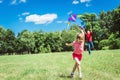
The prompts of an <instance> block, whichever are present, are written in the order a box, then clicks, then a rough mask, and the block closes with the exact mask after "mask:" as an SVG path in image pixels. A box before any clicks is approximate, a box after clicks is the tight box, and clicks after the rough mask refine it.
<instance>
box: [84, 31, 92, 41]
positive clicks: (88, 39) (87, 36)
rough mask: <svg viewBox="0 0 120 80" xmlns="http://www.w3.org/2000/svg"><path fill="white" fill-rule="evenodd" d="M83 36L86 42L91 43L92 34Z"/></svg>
mask: <svg viewBox="0 0 120 80" xmlns="http://www.w3.org/2000/svg"><path fill="white" fill-rule="evenodd" d="M85 36H86V39H87V42H91V41H92V32H90V33H89V34H88V33H86V34H85Z"/></svg>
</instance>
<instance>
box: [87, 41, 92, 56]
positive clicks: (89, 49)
mask: <svg viewBox="0 0 120 80" xmlns="http://www.w3.org/2000/svg"><path fill="white" fill-rule="evenodd" d="M87 47H88V52H89V54H91V48H90V42H88V43H87Z"/></svg>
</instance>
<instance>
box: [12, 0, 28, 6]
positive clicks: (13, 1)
mask: <svg viewBox="0 0 120 80" xmlns="http://www.w3.org/2000/svg"><path fill="white" fill-rule="evenodd" d="M26 1H27V0H12V2H11V4H12V5H16V4H19V3H26Z"/></svg>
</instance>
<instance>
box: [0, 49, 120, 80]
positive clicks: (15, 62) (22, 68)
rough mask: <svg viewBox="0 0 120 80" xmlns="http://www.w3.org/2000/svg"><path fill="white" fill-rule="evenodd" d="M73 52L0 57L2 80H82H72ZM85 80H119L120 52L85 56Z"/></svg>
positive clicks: (73, 79) (83, 61)
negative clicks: (70, 75) (70, 76)
mask: <svg viewBox="0 0 120 80" xmlns="http://www.w3.org/2000/svg"><path fill="white" fill-rule="evenodd" d="M71 54H72V52H61V53H48V54H34V55H32V54H31V55H13V56H0V80H79V77H78V74H77V70H76V72H75V78H69V77H67V76H69V74H70V72H71V70H72V67H73V64H74V60H73V59H72V56H71ZM81 66H82V73H83V78H82V80H120V50H104V51H93V52H92V55H88V53H87V52H84V54H83V59H82V62H81Z"/></svg>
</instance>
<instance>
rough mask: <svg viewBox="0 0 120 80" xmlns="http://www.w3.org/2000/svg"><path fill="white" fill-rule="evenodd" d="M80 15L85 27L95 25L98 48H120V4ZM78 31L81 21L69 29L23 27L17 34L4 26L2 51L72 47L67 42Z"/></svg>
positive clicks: (0, 39)
mask: <svg viewBox="0 0 120 80" xmlns="http://www.w3.org/2000/svg"><path fill="white" fill-rule="evenodd" d="M80 19H82V20H84V21H85V22H86V30H87V29H92V31H93V43H94V46H95V49H96V50H101V49H104V50H105V49H120V6H118V7H117V8H116V9H113V10H112V11H108V12H104V11H101V12H100V13H99V14H98V15H96V14H95V13H84V14H83V15H82V16H81V17H80ZM78 32H79V27H78V25H76V24H73V25H71V26H70V29H69V30H63V31H56V32H44V31H41V30H40V31H35V32H30V31H28V30H23V31H22V32H20V33H18V35H17V36H15V33H14V32H13V31H12V30H10V29H7V30H5V29H4V28H3V27H2V26H1V27H0V55H4V54H9V55H12V54H37V53H50V52H61V51H71V50H73V47H67V46H65V43H66V42H72V41H73V40H74V39H75V37H76V34H77V33H78ZM85 46H86V43H85ZM85 50H86V47H85Z"/></svg>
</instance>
